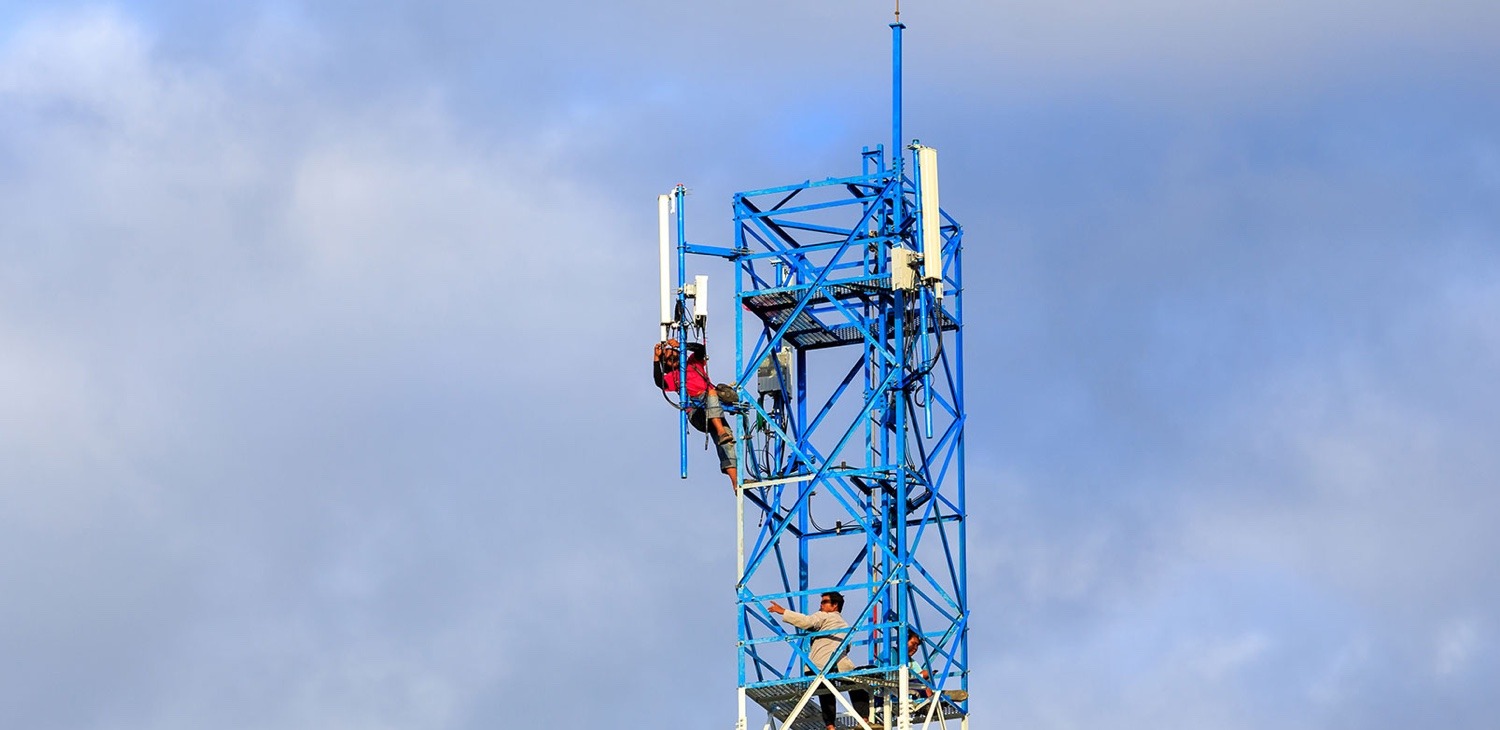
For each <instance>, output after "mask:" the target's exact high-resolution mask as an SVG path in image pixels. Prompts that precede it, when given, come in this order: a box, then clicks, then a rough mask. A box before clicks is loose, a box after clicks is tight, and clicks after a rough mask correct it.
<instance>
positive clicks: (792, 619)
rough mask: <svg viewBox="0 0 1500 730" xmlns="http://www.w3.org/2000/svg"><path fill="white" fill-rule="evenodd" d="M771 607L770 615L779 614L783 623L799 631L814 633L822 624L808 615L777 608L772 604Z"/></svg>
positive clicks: (815, 617)
mask: <svg viewBox="0 0 1500 730" xmlns="http://www.w3.org/2000/svg"><path fill="white" fill-rule="evenodd" d="M771 606H772V608H771V613H779V614H781V620H782V621H785V622H787V623H789V624H791V625H793V626H796V627H797V628H799V629H804V630H807V631H816V630H818V629H820V628H822V622H821V621H819V620H818V617H817V616H809V615H807V614H805V613H797V612H796V611H792V610H790V609H785V608H782V607H781V606H777V605H776V604H774V603H773V604H771Z"/></svg>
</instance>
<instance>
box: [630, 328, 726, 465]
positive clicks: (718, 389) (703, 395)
mask: <svg viewBox="0 0 1500 730" xmlns="http://www.w3.org/2000/svg"><path fill="white" fill-rule="evenodd" d="M686 349H687V353H688V359H687V394H688V397H689V398H694V399H702V402H703V407H702V408H698V407H694V406H690V407H688V423H691V424H693V428H696V429H698V430H699V431H702V432H704V433H707V434H708V435H709V436H710V437H711V438H712V439H713V441H714V448H715V449H716V450H717V451H718V452H719V471H721V472H724V474H726V475H728V477H729V484H730V486H732V487H735V488H738V487H739V483H740V482H739V472H738V469H737V468H736V466H737V462H736V456H735V450H734V431H732V430H730V428H729V424H728V422H726V421H725V420H724V410H723V404H724V403H726V402H727V403H734V402H736V401H737V400H739V398H738V396H737V395H735V392H734V388H733V387H731V386H729V385H725V384H720V385H714V383H713V381H712V380H709V379H708V350H707V349H706V348H705V347H704V346H703V345H702V344H700V343H697V342H689V343H688V344H687V348H686ZM682 350H683V347H682V346H681V345H680V344H679V343H678V342H677V340H675V339H670V340H666V341H664V342H658V343H656V350H655V353H654V354H653V355H652V357H651V377H652V379H653V380H654V381H655V382H656V387H658V388H661V389H662V390H663V391H665V392H667V393H676V392H677V385H678V383H677V378H678V377H679V375H681V361H680V360H679V358H680V357H681V354H682Z"/></svg>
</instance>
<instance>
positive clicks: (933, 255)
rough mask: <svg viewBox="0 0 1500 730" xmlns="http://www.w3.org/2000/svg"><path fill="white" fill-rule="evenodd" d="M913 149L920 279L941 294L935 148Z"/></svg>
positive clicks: (940, 255)
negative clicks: (919, 224)
mask: <svg viewBox="0 0 1500 730" xmlns="http://www.w3.org/2000/svg"><path fill="white" fill-rule="evenodd" d="M916 150H917V179H918V181H919V182H918V186H919V188H920V189H919V190H918V195H919V197H920V198H921V206H922V207H921V213H922V279H923V281H925V282H926V283H928V284H932V285H933V288H932V291H933V294H934V295H935V296H937V297H938V298H939V299H941V298H942V297H943V230H942V229H943V214H942V212H941V209H940V208H939V207H938V169H937V150H936V149H934V148H932V147H925V146H922V145H917V146H916Z"/></svg>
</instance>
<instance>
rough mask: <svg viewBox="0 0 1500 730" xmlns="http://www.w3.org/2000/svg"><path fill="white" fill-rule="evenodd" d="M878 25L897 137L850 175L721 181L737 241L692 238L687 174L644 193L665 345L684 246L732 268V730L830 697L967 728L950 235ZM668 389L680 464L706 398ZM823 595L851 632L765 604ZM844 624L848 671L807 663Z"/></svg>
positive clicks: (865, 154)
mask: <svg viewBox="0 0 1500 730" xmlns="http://www.w3.org/2000/svg"><path fill="white" fill-rule="evenodd" d="M890 28H891V40H892V86H891V89H892V105H891V127H892V130H891V140H890V147H889V148H887V147H886V146H885V145H877V146H875V147H873V148H870V147H866V148H865V149H864V150H863V151H862V153H861V157H860V165H859V174H857V175H851V176H847V177H830V178H827V179H824V180H819V181H817V182H813V181H811V180H809V181H805V182H801V183H797V184H793V185H786V186H781V187H774V188H767V189H764V190H753V191H749V192H742V193H737V194H735V195H734V197H733V207H734V244H733V246H732V247H727V246H710V245H702V244H697V243H693V242H690V241H688V240H687V238H686V235H685V212H684V205H683V204H684V195H685V193H686V190H685V188H684V187H683V186H681V185H679V186H677V187H676V188H674V189H673V190H672V191H671V192H670V193H668V194H666V195H662V196H660V198H659V199H658V212H659V215H660V219H661V239H660V246H661V281H662V288H661V310H662V317H661V335H662V337H663V338H664V339H665V338H667V337H669V336H671V337H676V338H679V339H680V340H682V341H683V342H689V341H691V340H693V339H694V336H693V335H694V334H695V333H696V334H698V335H699V336H700V337H701V333H702V332H703V328H704V326H705V322H706V319H707V315H708V308H707V303H708V292H707V288H708V283H707V279H706V277H702V276H695V277H693V278H692V280H689V278H688V276H687V275H686V273H685V267H686V265H687V263H688V261H689V257H698V256H709V257H716V258H720V259H725V260H728V261H729V262H731V263H732V264H733V268H734V280H735V281H734V297H735V301H734V303H735V307H734V317H735V331H736V346H735V380H734V382H733V385H734V386H735V388H736V390H737V393H738V396H739V402H738V404H733V405H727V406H726V411H727V413H728V414H729V416H730V420H731V421H732V422H733V423H734V430H735V433H736V436H737V445H736V448H737V449H738V451H739V464H740V473H739V479H740V483H739V484H738V486H737V488H736V490H735V495H736V499H735V503H736V520H737V522H736V525H737V549H738V563H737V565H738V576H737V581H736V586H735V590H736V604H735V611H736V624H737V625H738V630H739V646H738V658H739V690H738V697H737V701H738V713H739V715H738V716H739V722H738V724H737V728H738V730H746V728H747V727H749V725H750V724H752V723H755V724H758V723H759V722H760V720H759V716H760V713H759V712H756V713H753V714H750V715H747V711H749V709H750V703H751V702H753V703H754V704H756V705H759V707H760V708H762V709H763V710H764V714H765V716H766V719H765V721H764V722H765V725H764V727H765V728H767V729H768V730H777V729H779V728H786V729H788V730H822V728H823V721H822V719H821V717H820V715H819V713H818V711H817V708H818V700H819V695H820V694H823V693H831V694H832V695H833V696H834V697H836V698H838V699H837V701H838V702H839V706H840V708H841V709H842V711H843V714H841V716H840V717H839V720H838V724H839V725H840V726H841V727H859V728H863V729H864V730H871V727H872V726H874V727H875V728H879V727H881V726H884V727H887V728H900V729H901V730H907V729H908V728H911V727H919V728H925V727H937V726H947V725H948V723H949V722H950V721H956V724H958V725H959V726H960V728H961V729H962V730H967V727H968V710H969V696H968V689H969V687H968V682H969V654H968V629H969V606H968V583H967V577H966V564H965V538H966V536H965V532H966V527H967V523H966V519H967V514H966V512H965V500H964V421H965V410H964V391H963V277H962V266H961V262H962V239H963V229H962V228H961V227H960V226H959V225H958V223H957V222H956V221H955V220H954V219H953V218H952V217H951V216H949V215H948V214H947V213H945V212H943V211H942V210H941V209H940V208H939V207H938V177H937V152H936V150H934V149H933V148H931V147H926V146H923V145H921V144H919V143H917V142H916V141H912V142H911V143H910V144H905V143H904V140H903V137H902V131H901V116H902V103H901V34H902V31H903V30H904V29H905V26H904V25H903V24H902V23H901V22H900V16H899V13H898V15H897V17H896V21H895V22H893V23H892V24H891V25H890ZM908 153H910V154H909V155H908ZM674 239H675V253H676V266H675V268H676V276H675V282H673V281H672V279H673V277H672V276H671V269H672V268H673V266H672V261H671V253H672V249H673V247H674ZM674 284H675V286H674ZM680 367H681V368H683V372H682V374H681V376H680V377H679V381H678V382H679V383H683V382H684V381H685V379H686V378H685V377H682V376H685V375H686V367H687V366H686V363H685V362H684V363H683V364H682V365H681V366H680ZM721 377H722V373H721ZM678 399H679V400H678V401H677V402H678V403H679V404H680V405H681V410H682V413H681V418H680V422H679V426H680V428H681V432H682V435H681V439H680V443H681V473H682V476H683V477H686V476H687V444H688V409H690V408H693V407H696V406H699V405H701V404H699V403H695V402H694V401H693V399H691V398H690V397H689V396H688V394H687V392H686V387H685V385H680V386H679V393H678ZM835 590H836V591H839V592H841V593H843V594H844V595H845V597H846V600H847V604H846V606H845V608H844V610H843V615H844V617H845V618H846V619H847V620H848V622H849V624H850V628H849V629H846V630H840V631H824V632H820V633H812V634H809V633H805V632H797V631H795V630H794V629H792V628H791V627H788V626H786V625H785V624H783V623H782V622H781V621H779V620H778V617H777V616H775V615H773V614H771V613H770V612H768V610H767V606H768V604H769V603H770V602H772V601H775V602H778V603H780V604H782V605H789V607H790V608H791V609H792V610H795V611H798V612H801V613H804V614H806V613H811V612H814V611H817V610H818V608H817V604H818V597H819V595H820V594H821V593H823V592H825V591H835ZM839 634H843V636H842V643H841V646H840V648H841V650H842V651H847V653H848V656H849V657H850V658H851V659H852V660H853V663H854V664H855V665H856V666H855V668H854V669H853V670H852V671H839V670H838V667H837V663H836V661H833V662H830V663H829V664H828V665H827V666H815V665H814V663H813V660H812V658H811V653H810V650H809V647H810V643H811V640H812V639H813V638H816V637H818V636H838V635H839ZM912 635H915V636H917V637H919V638H920V646H919V647H918V648H917V650H916V653H915V655H914V656H913V657H911V658H909V657H908V650H907V646H908V644H907V640H908V637H909V636H912ZM837 655H838V652H835V656H837ZM924 675H925V676H924ZM850 690H859V691H864V692H868V693H869V695H870V696H871V698H872V700H873V702H872V707H871V710H870V711H869V713H868V716H857V715H856V713H855V711H854V706H853V704H852V703H851V702H850V700H849V699H848V698H846V697H845V696H844V695H843V694H842V692H848V691H850Z"/></svg>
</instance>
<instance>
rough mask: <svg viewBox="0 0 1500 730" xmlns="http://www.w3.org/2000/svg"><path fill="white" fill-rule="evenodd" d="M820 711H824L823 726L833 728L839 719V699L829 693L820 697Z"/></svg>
mask: <svg viewBox="0 0 1500 730" xmlns="http://www.w3.org/2000/svg"><path fill="white" fill-rule="evenodd" d="M818 705H819V709H821V710H823V724H824V725H826V726H828V727H833V725H834V721H835V720H837V719H838V717H839V699H838V698H837V697H834V696H833V695H832V694H829V693H828V692H824V693H822V694H820V695H818Z"/></svg>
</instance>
